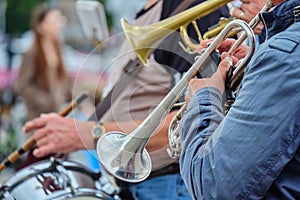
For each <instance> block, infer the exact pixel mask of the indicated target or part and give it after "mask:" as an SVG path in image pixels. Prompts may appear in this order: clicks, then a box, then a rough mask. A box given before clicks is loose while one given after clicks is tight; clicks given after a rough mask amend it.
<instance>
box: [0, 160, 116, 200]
mask: <svg viewBox="0 0 300 200" xmlns="http://www.w3.org/2000/svg"><path fill="white" fill-rule="evenodd" d="M100 177H101V174H100V173H94V172H92V171H90V170H88V169H87V168H85V167H84V166H82V165H80V164H79V163H76V162H73V161H62V160H57V159H52V158H51V159H50V160H47V161H41V162H39V163H36V164H33V165H31V166H28V167H26V168H24V169H22V170H20V171H18V172H17V173H16V174H15V175H14V176H12V177H10V178H9V179H8V180H6V181H5V182H4V184H3V186H1V188H0V199H5V200H10V199H13V200H41V199H45V200H48V199H49V200H50V199H51V200H52V199H57V200H60V199H74V200H84V199H91V200H93V199H97V200H99V199H103V200H110V199H112V200H113V199H119V198H118V197H117V196H116V195H112V194H108V193H106V192H105V191H103V190H102V189H101V183H100V181H99V179H100Z"/></svg>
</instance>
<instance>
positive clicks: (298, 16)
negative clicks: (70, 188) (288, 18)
mask: <svg viewBox="0 0 300 200" xmlns="http://www.w3.org/2000/svg"><path fill="white" fill-rule="evenodd" d="M299 21H300V6H296V7H295V8H294V22H295V23H296V22H299Z"/></svg>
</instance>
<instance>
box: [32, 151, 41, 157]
mask: <svg viewBox="0 0 300 200" xmlns="http://www.w3.org/2000/svg"><path fill="white" fill-rule="evenodd" d="M39 154H40V151H39V150H38V149H35V150H34V151H33V155H34V156H35V157H39Z"/></svg>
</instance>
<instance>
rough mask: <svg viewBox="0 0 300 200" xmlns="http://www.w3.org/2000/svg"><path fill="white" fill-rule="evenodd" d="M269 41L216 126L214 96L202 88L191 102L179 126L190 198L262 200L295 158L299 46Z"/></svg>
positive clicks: (298, 128) (299, 124)
mask: <svg viewBox="0 0 300 200" xmlns="http://www.w3.org/2000/svg"><path fill="white" fill-rule="evenodd" d="M274 40H276V42H275V43H274V41H270V42H269V43H267V44H265V45H264V47H265V48H261V49H260V50H259V51H258V52H257V55H259V56H257V57H255V58H253V59H252V62H250V63H249V66H248V68H247V72H246V74H245V77H244V79H243V81H242V85H241V88H240V90H239V93H238V97H237V99H236V101H235V103H234V104H233V106H232V108H231V110H230V111H229V112H228V114H227V116H226V117H225V118H224V119H223V120H222V122H221V123H220V124H219V125H218V123H219V122H220V119H221V117H220V116H221V115H220V111H219V105H220V100H219V99H218V100H217V99H216V95H214V93H212V94H211V95H208V90H207V89H203V90H200V91H198V93H197V95H196V96H194V97H193V99H192V101H191V105H190V106H189V109H188V110H187V112H186V114H185V116H184V118H183V120H182V123H181V127H180V136H181V139H182V148H183V149H182V156H181V159H180V165H181V166H180V167H181V173H182V176H183V178H184V180H185V183H186V185H187V187H188V190H189V192H190V194H191V195H192V196H193V198H194V199H261V198H263V197H264V196H265V195H266V194H267V192H268V190H269V188H270V187H271V185H272V184H273V183H274V182H276V180H277V178H278V177H279V176H280V174H281V173H282V172H283V171H284V169H285V167H286V166H287V165H288V164H289V162H290V161H291V160H292V159H295V154H296V152H297V150H298V148H299V145H300V136H299V134H300V120H299V112H300V109H299V102H300V90H299V88H300V67H299V62H300V57H299V52H300V47H299V45H298V42H293V41H292V39H291V38H287V39H282V38H274ZM281 40H282V41H281ZM275 44H276V45H275ZM280 44H284V45H280ZM268 46H269V47H268ZM208 96H211V98H207V97H208ZM298 156H299V155H298Z"/></svg>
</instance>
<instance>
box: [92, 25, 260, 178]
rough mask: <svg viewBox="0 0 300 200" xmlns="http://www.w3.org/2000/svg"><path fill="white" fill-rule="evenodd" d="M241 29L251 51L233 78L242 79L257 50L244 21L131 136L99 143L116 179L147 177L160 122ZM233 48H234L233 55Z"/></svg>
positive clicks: (115, 135) (99, 150)
mask: <svg viewBox="0 0 300 200" xmlns="http://www.w3.org/2000/svg"><path fill="white" fill-rule="evenodd" d="M237 27H240V28H242V29H243V30H244V31H245V34H244V35H245V37H247V38H248V41H249V51H248V53H247V55H246V57H245V58H243V59H242V60H241V62H239V66H236V70H235V71H234V73H233V79H234V78H236V76H239V75H240V73H241V71H243V69H244V68H245V67H246V66H247V64H248V62H249V61H250V59H251V57H252V55H253V53H254V51H255V38H254V33H253V31H252V29H251V28H250V27H249V26H248V24H247V23H246V22H244V21H241V20H233V21H231V22H230V23H229V24H228V25H227V26H226V27H225V28H224V29H223V31H222V32H221V33H220V34H219V35H218V36H217V37H216V39H215V40H214V41H213V42H212V43H211V45H210V46H209V47H208V48H207V49H206V50H205V51H204V52H203V53H202V54H201V56H199V58H198V59H197V60H196V62H195V63H194V64H193V65H192V66H191V68H190V69H189V70H188V71H187V72H186V74H185V75H184V76H183V77H182V79H181V80H180V81H179V82H178V83H177V84H176V85H175V86H174V87H173V89H172V90H171V91H170V92H169V93H168V94H167V96H166V97H165V98H164V99H163V100H162V101H161V103H160V104H159V105H158V106H157V107H156V108H155V109H154V111H153V112H152V113H151V114H150V115H149V116H148V117H147V118H146V119H145V120H144V121H143V123H142V124H140V125H139V126H138V127H137V128H136V129H135V130H134V131H133V132H132V133H130V134H128V135H127V134H125V133H122V132H110V133H107V134H105V135H103V136H102V137H101V138H100V139H99V140H98V143H97V153H98V157H99V160H100V162H101V164H102V165H103V166H104V168H105V169H106V170H107V171H109V172H110V173H111V174H112V175H114V176H115V177H116V178H118V179H121V180H123V181H127V182H139V181H143V180H144V179H146V178H147V177H148V175H149V174H150V172H151V169H152V164H151V159H150V156H149V154H148V152H147V150H146V149H145V146H146V144H147V142H148V140H149V138H150V136H151V135H152V134H153V132H154V131H155V129H156V128H157V127H158V125H159V124H160V121H161V120H162V119H163V118H164V117H165V116H166V114H167V113H168V112H169V111H170V110H171V108H172V106H173V105H174V104H175V102H176V101H177V100H178V99H179V97H180V96H181V94H182V93H183V92H184V90H185V89H186V87H187V86H188V83H189V81H190V79H191V78H193V77H194V76H195V74H196V73H197V71H198V70H199V69H200V68H201V67H205V66H203V64H204V63H205V61H206V60H207V59H208V58H209V56H210V54H211V53H212V52H213V51H215V49H216V48H217V47H218V46H219V45H220V44H221V42H222V41H223V40H225V39H226V37H227V35H228V34H229V33H230V32H231V30H233V29H235V28H237ZM242 42H243V40H238V41H237V43H239V44H236V45H234V48H236V47H238V46H239V45H240V44H241V43H242ZM233 51H234V49H232V52H233Z"/></svg>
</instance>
